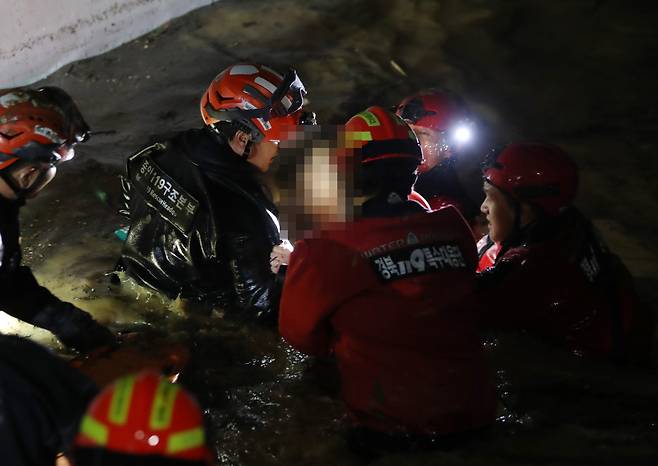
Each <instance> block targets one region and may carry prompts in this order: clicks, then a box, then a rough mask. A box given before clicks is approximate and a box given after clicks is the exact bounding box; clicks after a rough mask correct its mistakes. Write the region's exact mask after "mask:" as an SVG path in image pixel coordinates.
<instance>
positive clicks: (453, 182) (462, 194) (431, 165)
mask: <svg viewBox="0 0 658 466" xmlns="http://www.w3.org/2000/svg"><path fill="white" fill-rule="evenodd" d="M396 113H397V114H398V116H400V117H401V118H402V119H403V120H404V121H406V122H407V123H408V124H409V126H411V128H412V129H413V130H414V132H415V133H416V136H418V140H419V141H420V145H421V147H422V150H423V162H422V163H421V164H420V166H419V167H418V174H419V176H418V181H416V185H415V188H414V189H415V192H417V193H418V194H420V195H421V196H422V197H423V198H425V199H426V200H427V202H428V203H429V205H430V207H431V208H432V209H434V210H436V209H440V208H441V207H444V206H447V205H452V206H454V207H455V208H457V210H459V211H460V212H461V213H462V215H464V218H466V220H467V221H468V222H469V223H470V224H473V225H474V226H475V225H476V224H477V222H476V218H477V217H478V215H479V211H478V201H477V200H473V199H472V198H471V197H470V196H469V194H468V192H467V189H466V187H465V185H464V182H463V181H462V179H463V178H464V176H465V174H464V173H462V172H463V171H465V170H464V165H465V164H464V163H461V164H460V161H459V158H460V157H461V156H463V155H464V153H465V152H466V150H467V149H470V148H472V147H473V146H474V144H475V142H476V141H475V136H476V135H475V132H476V127H475V123H474V121H473V119H472V118H471V116H470V114H469V111H468V110H467V108H466V104H465V103H464V102H463V101H462V99H461V98H459V97H458V96H457V95H455V94H453V93H451V92H448V91H445V90H439V89H429V90H425V91H421V92H419V93H417V94H414V95H412V96H409V97H406V98H405V99H403V100H402V102H400V104H399V105H398V106H397V107H396ZM415 197H416V194H413V195H412V198H415ZM480 237H481V235H480V236H478V238H480Z"/></svg>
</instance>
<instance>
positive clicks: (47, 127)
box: [0, 87, 89, 170]
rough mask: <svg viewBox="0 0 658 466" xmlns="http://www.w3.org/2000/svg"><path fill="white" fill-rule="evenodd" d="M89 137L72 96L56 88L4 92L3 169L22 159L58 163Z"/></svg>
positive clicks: (0, 102)
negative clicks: (76, 145) (74, 146)
mask: <svg viewBox="0 0 658 466" xmlns="http://www.w3.org/2000/svg"><path fill="white" fill-rule="evenodd" d="M88 137H89V126H87V123H86V122H85V121H84V119H83V118H82V115H81V114H80V111H79V110H78V108H77V107H76V105H75V104H74V103H73V100H72V99H71V97H70V96H69V95H68V94H67V93H66V92H64V91H63V90H61V89H59V88H56V87H44V88H42V89H38V90H36V89H10V90H5V91H0V170H2V169H5V168H7V167H9V166H11V165H12V164H14V163H16V162H17V161H18V160H39V161H44V162H48V163H56V162H59V161H64V160H68V159H69V158H71V157H72V152H70V151H69V149H70V148H71V147H72V146H73V145H75V144H76V143H78V142H83V141H85V140H86V139H87V138H88Z"/></svg>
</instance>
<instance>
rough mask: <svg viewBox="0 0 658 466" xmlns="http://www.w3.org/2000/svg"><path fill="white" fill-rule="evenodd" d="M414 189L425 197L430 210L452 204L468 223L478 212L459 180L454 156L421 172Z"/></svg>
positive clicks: (476, 205) (477, 207)
mask: <svg viewBox="0 0 658 466" xmlns="http://www.w3.org/2000/svg"><path fill="white" fill-rule="evenodd" d="M414 189H415V190H416V191H417V192H418V193H420V194H421V195H422V196H423V197H424V198H425V199H427V202H429V204H430V206H431V208H432V210H438V209H441V208H443V207H446V206H448V205H452V206H454V207H455V208H456V209H457V210H458V211H459V212H461V214H462V215H463V216H464V218H465V219H466V220H467V221H468V222H469V223H471V222H472V220H473V219H474V218H475V217H477V216H478V215H479V213H480V210H479V206H478V204H477V203H476V202H474V201H473V200H472V199H471V198H470V197H469V196H468V194H467V193H466V190H465V189H464V187H463V186H462V184H461V182H460V181H459V177H458V176H457V170H456V167H455V159H454V158H448V159H445V160H443V161H442V162H441V163H440V164H438V165H436V166H435V167H433V168H432V169H430V170H429V171H427V172H425V173H421V174H420V175H419V176H418V180H417V181H416V184H415V185H414Z"/></svg>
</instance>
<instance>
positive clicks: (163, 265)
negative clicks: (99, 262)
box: [122, 129, 282, 318]
mask: <svg viewBox="0 0 658 466" xmlns="http://www.w3.org/2000/svg"><path fill="white" fill-rule="evenodd" d="M127 179H128V181H129V183H124V195H125V197H126V213H127V214H128V215H129V217H130V229H129V232H128V238H127V240H126V242H125V245H124V248H123V252H122V264H123V266H124V267H125V269H126V272H127V273H128V275H130V276H131V277H133V278H135V279H136V280H137V281H138V282H140V283H141V284H143V285H146V286H148V287H151V288H153V289H156V290H158V291H160V292H162V293H164V294H166V295H167V296H169V297H171V298H174V297H176V296H179V295H180V296H181V297H183V298H189V299H198V300H210V301H211V302H213V303H214V304H217V305H220V306H222V307H224V308H228V309H229V310H239V311H245V312H247V313H251V314H254V315H255V316H257V317H261V318H266V317H273V316H274V315H276V313H277V311H278V302H279V295H280V289H281V281H282V280H281V277H280V276H277V275H274V274H272V273H271V271H270V265H269V258H270V252H271V251H272V247H273V246H275V245H277V244H279V242H280V237H279V225H278V220H277V219H276V216H277V214H278V212H277V210H276V208H275V206H274V204H273V203H272V201H271V200H270V199H269V197H268V195H267V194H266V192H265V190H264V186H263V185H262V184H261V183H260V181H259V173H258V170H257V168H256V167H254V166H253V165H251V164H250V163H248V162H247V161H246V160H244V159H242V158H241V157H239V156H238V155H237V154H235V153H234V152H233V151H232V150H231V148H230V146H229V145H228V144H227V143H226V142H225V141H224V140H223V139H222V138H221V137H220V136H218V135H216V134H215V133H213V132H212V131H210V130H208V129H202V130H189V131H185V132H182V133H179V134H178V135H176V136H175V137H173V138H172V139H170V140H168V141H166V142H164V143H159V144H155V145H153V146H150V147H149V148H147V149H145V150H144V151H142V152H139V153H137V154H135V155H133V156H132V157H130V158H129V160H128V162H127Z"/></svg>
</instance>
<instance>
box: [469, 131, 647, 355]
mask: <svg viewBox="0 0 658 466" xmlns="http://www.w3.org/2000/svg"><path fill="white" fill-rule="evenodd" d="M577 186H578V172H577V167H576V164H575V163H574V161H573V160H572V159H571V157H570V156H569V155H568V154H567V153H566V152H564V151H563V150H562V149H560V148H559V147H557V146H553V145H548V144H538V143H517V144H510V145H508V146H507V147H505V148H504V149H503V150H502V151H497V152H492V154H491V156H490V157H489V159H488V161H487V163H486V168H485V170H484V192H485V194H486V198H485V200H484V202H483V203H482V207H481V209H482V213H483V214H485V215H486V218H487V220H488V222H489V227H490V228H489V235H488V236H486V237H484V238H483V239H482V240H481V241H480V242H479V244H478V247H479V255H480V264H479V267H478V270H479V271H480V277H479V281H480V285H481V292H482V298H483V300H484V301H485V303H484V304H483V309H484V312H485V322H487V323H488V324H489V325H496V326H504V327H508V328H526V329H529V330H531V331H533V332H534V333H535V334H536V335H539V336H541V337H543V338H545V339H547V340H549V341H551V342H553V343H554V344H557V345H559V346H562V347H564V348H567V349H569V350H570V351H572V352H574V353H575V354H578V355H585V356H592V357H599V358H611V359H614V360H617V361H625V360H636V361H639V360H641V359H645V358H647V357H648V356H649V351H648V348H649V345H650V342H651V333H652V332H653V328H654V325H653V324H652V320H653V319H652V317H651V313H650V311H649V310H648V308H646V307H643V306H642V305H641V304H640V303H639V301H638V299H637V296H636V294H635V291H634V289H633V279H632V277H631V275H630V274H629V272H628V270H627V269H626V267H625V266H624V265H623V264H622V262H621V261H620V260H619V258H618V257H617V256H615V255H614V254H613V253H612V252H610V250H609V249H608V247H607V246H606V244H605V243H604V242H603V240H602V239H601V238H600V236H599V235H598V234H597V232H596V231H595V229H594V227H593V226H592V224H591V222H590V221H589V220H587V219H586V218H585V217H584V216H583V215H582V214H581V213H580V212H579V211H578V210H577V209H576V208H575V207H574V206H573V205H572V202H573V199H574V197H575V195H576V190H577Z"/></svg>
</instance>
